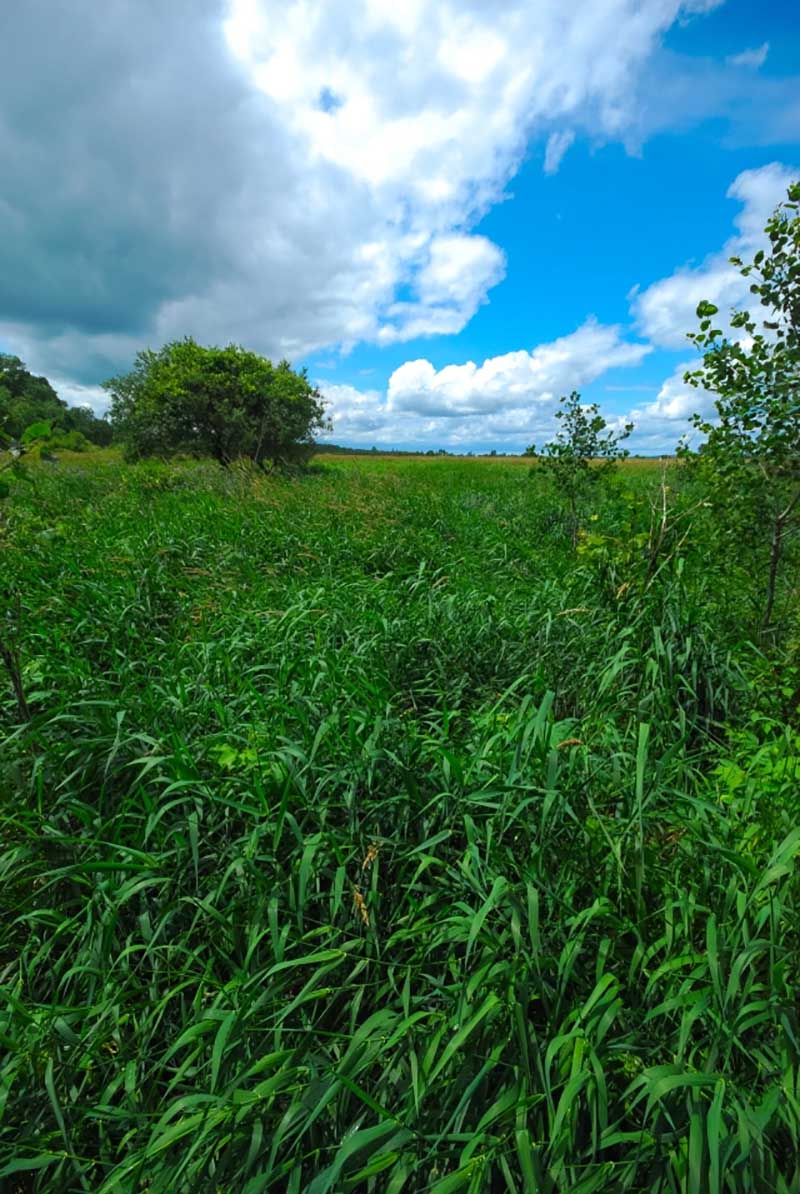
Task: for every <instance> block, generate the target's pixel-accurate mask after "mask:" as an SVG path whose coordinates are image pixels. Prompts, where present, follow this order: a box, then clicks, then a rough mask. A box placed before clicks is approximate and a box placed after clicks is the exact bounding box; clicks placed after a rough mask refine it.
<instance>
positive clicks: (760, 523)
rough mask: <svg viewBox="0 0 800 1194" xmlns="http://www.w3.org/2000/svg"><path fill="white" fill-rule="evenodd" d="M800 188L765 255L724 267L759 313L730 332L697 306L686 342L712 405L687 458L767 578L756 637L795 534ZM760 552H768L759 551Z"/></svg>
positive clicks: (697, 422)
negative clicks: (741, 280)
mask: <svg viewBox="0 0 800 1194" xmlns="http://www.w3.org/2000/svg"><path fill="white" fill-rule="evenodd" d="M799 204H800V183H795V184H793V185H792V186H790V187H789V190H788V197H787V200H786V201H785V202H783V203H782V204H780V205H779V207H778V208H777V209H776V210H775V212H774V213H773V215H772V217H771V218H770V219H769V221H768V222H767V225H766V229H765V231H766V235H767V240H768V247H766V248H765V249H760V250H759V251H758V252H757V253H756V254H755V256H754V257H753V260H752V261H751V262H748V263H746V264H745V263H744V262H743V261H742V259H741V258H739V257H732V258H731V262H732V263H733V264H734V265H736V266H738V267H739V269H740V270H741V273H742V274H743V275H744V277H746V278H748V279H749V281H750V292H751V293H752V294H753V296H754V297H755V298H756V299H757V300H758V302H759V304H760V306H761V308H762V311H761V312H759V313H758V314H751V313H750V312H749V311H744V310H742V311H734V312H733V313H732V315H731V318H730V329H731V330H730V332H728V333H727V334H726V333H724V332H723V331H722V330H721V329H720V328H718V327H714V326H713V322H714V320H713V317H714V316H715V315H716V314H717V310H718V309H717V307H715V306H714V304H713V303H709V302H701V303H700V304H699V306H698V308H697V315H698V318H699V319H700V327H699V330H698V331H697V332H693V333H690V335H689V339H690V340H691V341H692V343H693V344H694V345H695V346H696V347H697V348H698V349H699V350H700V351H701V352H702V354H703V359H702V363H701V364H700V366H699V367H698V368H697V369H694V370H691V371H690V372H688V373H687V374H686V375H685V380H686V381H688V382H690V383H691V384H692V385H693V386H702V387H704V388H705V389H706V390H708V391H710V392H711V393H712V394H715V395H716V400H715V404H714V405H715V417H714V418H713V419H707V418H703V417H702V416H701V415H695V416H694V418H693V423H694V426H695V428H696V429H697V431H699V432H700V433H701V434H702V435H704V436H705V443H704V444H703V446H702V448H701V450H700V452H699V453H697V454H696V455H695V454H688V453H686V449H684V453H685V454H688V455H689V458H690V459H691V461H692V464H693V466H694V467H695V468H696V469H697V470H698V471H699V472H700V474H701V475H702V479H703V482H704V483H705V484H706V485H707V486H708V490H709V493H710V495H711V498H712V500H713V501H714V503H715V505H716V507H717V510H718V513H719V517H720V519H721V520H722V522H723V524H724V525H725V527H726V528H727V530H728V532H729V534H730V535H731V537H732V538H733V539H735V540H736V541H737V543H739V544H741V543H742V542H743V541H745V540H747V539H749V541H750V543H751V544H752V546H753V549H754V550H755V552H756V554H757V555H758V554H763V555H764V556H765V558H764V565H763V566H764V568H765V582H764V603H763V611H762V616H761V624H762V630H763V631H764V632H766V631H768V630H769V629H770V628H771V627H772V624H773V619H774V614H775V604H776V598H777V594H778V588H779V582H780V579H781V575H782V572H783V568H784V566H785V563H786V559H787V551H788V548H789V544H790V541H791V539H792V537H793V536H794V535H796V534H797V532H798V530H800V214H798V205H799ZM762 545H763V548H765V549H766V551H762Z"/></svg>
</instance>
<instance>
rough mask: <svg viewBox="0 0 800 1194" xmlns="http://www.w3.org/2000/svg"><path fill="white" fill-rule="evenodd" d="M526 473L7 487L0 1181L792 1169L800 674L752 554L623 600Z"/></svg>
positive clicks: (320, 1183) (94, 461)
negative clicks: (14, 673) (759, 589)
mask: <svg viewBox="0 0 800 1194" xmlns="http://www.w3.org/2000/svg"><path fill="white" fill-rule="evenodd" d="M527 472H528V470H527V467H526V464H525V462H522V461H507V462H499V461H495V462H489V461H481V460H474V461H469V462H467V461H459V460H453V459H447V460H445V459H442V460H435V461H427V460H414V459H398V460H394V459H392V460H387V459H381V458H379V457H376V458H374V459H369V458H365V457H362V456H359V457H353V458H351V459H337V460H330V459H329V458H326V460H325V463H324V464H323V465H321V466H320V469H319V471H318V472H316V473H314V474H313V475H309V474H305V475H300V476H297V477H287V476H284V475H282V474H274V475H272V476H269V477H264V476H261V475H260V474H255V473H254V472H253V471H252V470H249V471H246V470H237V469H230V470H227V471H223V470H220V469H218V468H217V467H215V466H214V465H213V464H212V463H209V462H202V461H201V462H193V461H180V462H172V463H171V464H168V465H167V464H162V463H161V462H158V461H147V462H143V463H140V464H134V465H132V466H130V467H128V468H121V467H120V466H119V463H118V461H117V460H116V459H115V458H114V456H113V455H106V454H103V453H94V454H89V455H87V456H85V457H82V458H77V459H76V460H75V461H73V462H71V463H70V464H69V465H62V467H60V468H59V470H57V471H48V470H45V469H40V470H39V474H40V475H39V476H38V477H37V489H38V493H37V495H36V497H35V499H34V496H33V494H32V493H31V492H30V491H29V487H27V486H16V487H15V489H14V492H13V495H12V498H11V501H10V503H7V506H8V511H9V514H8V525H7V539H6V546H5V549H4V560H3V565H4V575H5V576H6V577H8V578H9V582H10V583H13V585H14V587H15V588H16V589H17V591H19V593H20V594H21V600H22V609H21V623H20V625H21V627H22V632H23V633H22V639H21V642H20V648H21V660H22V668H23V674H24V679H25V683H26V688H27V694H28V700H29V703H30V707H31V712H32V719H31V721H30V723H29V724H27V725H21V724H20V721H19V718H18V714H17V711H16V706H15V704H14V702H13V699H12V694H11V693H10V692H9V693H8V698H7V699H6V698H5V696H4V695H0V818H2V833H1V834H0V838H1V840H2V845H0V873H2V879H3V881H2V885H0V984H2V988H3V996H2V1001H0V1034H1V1035H2V1049H0V1091H2V1096H0V1182H2V1183H4V1188H5V1186H6V1185H7V1186H8V1188H9V1189H10V1190H11V1191H14V1190H15V1187H16V1186H17V1184H18V1183H19V1185H20V1186H21V1187H22V1189H25V1190H32V1191H33V1190H37V1191H47V1194H67V1192H70V1194H71V1192H72V1191H73V1190H91V1191H92V1192H93V1194H112V1192H113V1194H134V1192H136V1194H138V1191H140V1190H148V1191H150V1192H151V1194H187V1192H194V1191H215V1194H240V1192H242V1194H255V1192H256V1191H259V1192H261V1191H276V1194H277V1192H281V1194H283V1192H284V1191H289V1192H290V1194H300V1192H303V1194H306V1192H307V1194H321V1191H324V1190H330V1191H336V1192H337V1194H339V1192H340V1191H341V1192H345V1191H351V1192H353V1194H356V1192H357V1194H362V1192H363V1194H379V1192H380V1194H384V1192H386V1194H390V1192H391V1194H396V1192H399V1191H408V1192H411V1191H423V1190H425V1191H435V1192H436V1194H447V1192H448V1191H458V1190H464V1191H473V1192H475V1194H477V1192H481V1194H483V1192H486V1194H489V1192H490V1191H491V1192H493V1191H508V1192H509V1194H514V1192H516V1194H522V1192H523V1191H530V1190H541V1191H544V1192H546V1194H557V1192H560V1191H564V1190H570V1191H577V1192H578V1194H591V1192H592V1191H597V1192H606V1191H610V1190H614V1191H637V1192H638V1191H644V1190H646V1191H654V1192H656V1194H659V1192H661V1194H667V1192H670V1194H678V1191H684V1190H687V1191H690V1190H697V1191H702V1192H703V1194H706V1192H710V1191H715V1192H718V1194H722V1192H723V1191H724V1192H726V1194H740V1192H742V1194H744V1192H748V1194H760V1192H762V1191H767V1190H768V1191H771V1192H772V1191H775V1192H777V1194H790V1192H791V1191H794V1190H796V1189H797V1188H798V1183H800V1170H799V1169H798V1164H799V1163H798V1157H800V1112H799V1111H798V1106H799V1105H800V1104H799V1103H798V1099H799V1097H800V1048H799V1047H798V1040H799V1039H800V1037H799V1032H798V1028H799V1026H798V1014H797V1008H798V984H799V983H800V975H799V974H798V961H797V960H798V957H800V936H799V929H798V926H800V882H799V881H798V870H797V866H798V861H797V856H798V849H800V833H798V830H797V817H798V811H799V810H798V805H797V783H796V778H795V777H796V768H797V759H798V754H799V753H800V747H799V746H798V742H797V729H796V722H795V724H794V727H792V725H790V724H789V723H788V721H787V722H784V720H783V719H784V717H786V718H789V717H792V718H794V717H795V706H796V703H797V702H796V701H795V702H794V704H792V703H791V701H790V700H789V698H788V697H787V696H786V695H785V694H784V693H781V692H780V691H779V689H778V686H777V685H775V684H772V683H770V681H769V670H770V666H771V663H770V662H769V661H768V660H767V659H766V657H765V655H764V653H763V651H762V652H757V653H754V651H753V649H752V648H751V647H750V646H748V645H747V644H746V643H743V642H742V641H741V632H740V626H741V621H742V611H743V610H744V609H745V608H746V603H747V600H748V593H747V591H746V586H747V584H748V578H747V576H746V575H745V576H744V577H743V585H742V586H741V587H739V586H732V587H720V586H719V585H718V584H717V583H716V579H715V577H713V576H712V577H710V578H709V577H708V576H707V575H706V572H705V569H704V566H703V564H704V561H703V558H702V544H698V545H697V547H696V548H694V549H692V540H691V538H690V539H689V540H687V541H686V543H685V544H684V546H682V547H681V548H680V550H679V552H678V556H676V557H675V564H674V566H673V565H670V566H669V567H667V568H665V569H664V571H663V572H662V573H661V575H660V578H659V583H658V584H652V585H650V587H649V588H648V589H647V590H646V591H645V589H644V587H643V586H639V587H638V588H637V587H635V586H632V587H631V588H629V589H627V590H626V591H625V592H624V593H622V594H620V596H619V597H617V595H616V591H615V590H614V589H613V586H612V585H611V584H610V583H608V581H607V579H606V577H605V574H604V573H602V574H601V570H599V569H597V568H595V567H593V566H592V567H590V566H588V564H587V557H586V556H585V555H581V556H577V557H576V555H575V553H573V552H572V551H571V550H570V548H569V544H568V543H565V541H564V536H563V530H562V523H561V522H560V521H559V520H558V518H554V517H553V503H552V497H551V496H550V495H547V494H546V493H543V492H542V491H540V490H539V489H538V488H537V487H536V486H532V485H531V484H530V483H529V481H528V479H527ZM678 472H679V470H674V472H671V473H670V474H669V477H668V483H669V484H670V485H674V484H675V474H677V473H678ZM620 478H621V480H622V481H623V482H624V487H623V486H620V489H622V493H621V494H620V493H618V492H616V491H615V490H608V491H603V492H602V493H601V492H600V491H598V495H597V496H598V499H599V500H598V501H597V504H596V510H595V513H596V514H597V516H598V517H597V520H596V521H595V522H593V523H592V527H593V528H594V529H595V530H596V533H597V534H598V535H600V536H603V537H607V538H610V537H614V536H617V537H619V538H622V537H623V536H618V524H619V522H620V519H621V518H622V519H623V520H624V522H625V527H626V532H625V536H624V537H627V536H632V537H635V536H638V535H642V534H645V535H647V536H649V534H650V531H649V528H650V527H651V525H652V523H653V510H654V509H658V508H659V505H660V503H661V501H662V476H661V470H660V468H659V467H658V466H655V467H654V466H651V465H648V464H647V463H646V462H639V461H637V462H631V461H628V462H625V463H624V464H623V465H622V466H621V468H620ZM623 507H624V508H623ZM672 517H673V516H672V514H671V513H670V509H669V506H668V521H669V519H671V518H672ZM532 528H533V529H532ZM681 537H682V532H681V534H679V535H678V537H677V539H676V540H675V541H674V542H673V541H670V542H671V546H670V548H669V551H668V552H667V555H669V554H671V553H672V551H673V548H676V547H677V545H678V544H679V543H680V540H681ZM648 542H649V538H648ZM620 550H621V548H620ZM642 550H646V545H644V547H643V549H642ZM692 550H694V551H695V552H696V555H692V554H691V551H692ZM678 557H679V558H680V560H681V561H682V565H681V566H680V567H679V565H678ZM612 564H613V566H614V567H616V568H618V569H620V570H621V571H622V570H624V569H625V568H627V567H629V566H633V560H631V561H630V563H629V561H628V560H627V559H623V558H622V557H619V559H618V560H617V562H614V561H613V560H612ZM610 566H611V565H610ZM621 571H620V574H621ZM751 583H754V582H751ZM784 646H785V649H787V650H788V649H789V644H785V645H784ZM756 674H757V677H758V682H757V685H756V687H755V688H754V686H753V677H754V675H756ZM784 687H785V686H784ZM787 691H788V689H787ZM754 713H755V714H756V715H757V716H756V717H755V718H754V717H753V714H754Z"/></svg>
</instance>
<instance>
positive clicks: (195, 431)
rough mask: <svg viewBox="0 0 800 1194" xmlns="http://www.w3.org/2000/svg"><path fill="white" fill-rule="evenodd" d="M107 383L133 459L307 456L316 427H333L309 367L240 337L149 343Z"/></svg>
mask: <svg viewBox="0 0 800 1194" xmlns="http://www.w3.org/2000/svg"><path fill="white" fill-rule="evenodd" d="M105 388H106V389H107V390H109V392H110V393H111V423H112V425H113V427H114V429H115V431H116V432H118V434H119V436H120V438H121V439H122V440H123V443H124V444H125V448H126V452H127V454H128V456H129V457H132V458H137V457H145V456H165V457H166V456H171V455H174V454H176V453H180V452H185V453H189V454H191V455H196V456H211V457H213V458H214V459H215V460H217V461H218V462H219V463H220V464H221V465H223V466H224V467H227V466H228V465H229V464H230V463H231V462H232V461H233V460H237V459H241V458H248V459H250V460H252V461H253V462H254V463H255V464H257V465H259V466H260V467H261V468H263V467H264V466H265V464H266V463H267V462H270V463H272V464H273V465H276V464H279V463H281V462H283V463H286V462H291V461H298V460H301V459H304V458H305V457H306V456H307V455H308V454H309V453H310V452H311V451H312V450H313V443H314V440H313V435H314V432H315V431H317V430H321V429H323V428H326V427H327V426H328V423H327V421H326V418H325V410H324V407H323V404H322V399H321V396H320V393H319V391H318V390H317V389H315V388H314V387H313V386H312V385H311V383H310V382H309V380H308V377H307V375H306V372H305V370H301V371H300V372H296V371H295V370H293V369H292V368H291V366H290V365H289V363H288V362H287V361H281V362H280V364H279V365H277V366H274V365H273V364H272V362H271V361H269V360H267V359H266V358H265V357H261V356H259V355H258V354H257V353H254V352H248V351H247V350H245V349H244V348H240V347H238V346H237V345H233V344H231V345H228V347H227V348H204V347H202V346H201V345H199V344H196V343H195V341H194V340H192V339H188V338H187V339H185V340H176V341H173V342H172V343H170V344H167V345H165V346H164V347H163V348H162V349H161V350H160V351H159V352H153V351H152V350H150V349H148V350H145V351H144V352H140V353H139V354H138V355H137V357H136V362H135V364H134V367H133V369H132V370H131V372H130V373H127V374H124V375H123V376H120V377H113V378H111V379H110V380H109V381H107V382H105Z"/></svg>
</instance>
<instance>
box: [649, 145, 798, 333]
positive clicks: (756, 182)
mask: <svg viewBox="0 0 800 1194" xmlns="http://www.w3.org/2000/svg"><path fill="white" fill-rule="evenodd" d="M799 175H800V170H797V169H789V168H787V167H786V166H783V165H781V164H780V163H778V162H772V163H771V164H770V165H768V166H763V167H761V168H760V169H758V170H745V171H743V173H741V174H739V175H738V177H737V178H736V179H735V180H734V182H733V183H732V184H731V186H730V187H729V189H728V192H727V193H728V197H729V198H731V199H736V200H738V201H739V202H740V203H741V204H742V210H741V212H740V213H739V215H738V216H737V217H736V220H735V224H736V227H737V232H736V234H735V235H734V236H733V237H731V238H730V239H729V240H728V241H727V242H726V243H725V245H724V247H723V248H722V249H721V250H720V251H719V252H716V253H712V254H711V255H710V256H709V257H707V258H706V260H705V261H704V262H703V264H702V265H700V266H698V267H696V268H691V267H689V266H684V267H682V268H681V269H678V270H676V271H675V273H673V274H671V275H670V276H669V277H668V278H663V279H661V280H660V281H658V282H655V283H653V285H651V286H648V287H647V289H646V290H644V291H642V292H640V293H637V294H636V296H635V298H634V300H633V303H632V312H633V315H634V317H635V319H636V322H637V325H638V328H639V331H640V332H641V334H642V335H644V336H646V337H648V338H649V339H650V340H652V341H653V342H654V343H655V344H658V345H661V346H663V347H665V348H682V347H685V345H686V333H687V332H689V331H691V330H693V329H694V328H695V327H696V326H697V318H696V315H695V311H696V309H697V305H698V303H699V302H700V301H701V300H702V299H707V300H708V301H710V302H712V303H714V304H715V305H716V306H718V307H719V308H720V319H722V317H723V315H724V313H725V312H726V311H727V310H728V309H729V308H731V307H735V306H737V305H742V304H744V303H745V302H746V300H747V298H748V296H749V289H748V287H749V283H748V282H747V280H746V279H745V278H743V277H742V275H741V274H740V272H739V270H738V269H737V268H736V267H735V266H732V265H731V264H730V261H729V258H730V257H732V256H735V255H739V256H742V257H743V258H748V257H752V255H753V253H755V252H756V250H757V249H758V248H760V247H762V246H763V244H764V240H765V237H764V224H765V223H766V221H767V219H768V218H769V216H770V215H771V213H772V211H773V210H774V208H775V207H776V206H777V204H778V203H779V202H780V201H781V200H782V199H785V198H786V188H787V187H788V185H789V183H790V182H791V181H792V180H793V179H796V178H797V177H798V176H799Z"/></svg>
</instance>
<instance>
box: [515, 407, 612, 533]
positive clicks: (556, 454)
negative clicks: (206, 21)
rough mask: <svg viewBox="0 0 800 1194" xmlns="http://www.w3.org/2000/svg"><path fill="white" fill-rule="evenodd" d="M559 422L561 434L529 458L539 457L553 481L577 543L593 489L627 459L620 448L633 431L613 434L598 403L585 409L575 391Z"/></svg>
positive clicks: (531, 451)
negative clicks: (584, 508)
mask: <svg viewBox="0 0 800 1194" xmlns="http://www.w3.org/2000/svg"><path fill="white" fill-rule="evenodd" d="M560 402H561V407H560V409H559V410H557V411H556V418H557V419H558V420H559V421H560V423H561V430H560V431H559V432H558V434H557V435H556V437H555V439H553V440H551V441H550V443H548V444H545V446H544V448H543V450H542V451H541V452H537V450H536V446H535V445H534V444H531V445H530V446H529V447H528V448H526V449H525V454H526V455H527V456H537V457H538V460H539V466H540V467H541V468H542V469H543V470H544V472H545V473H546V474H547V475H548V476H549V477H551V478H552V480H553V482H554V484H555V487H556V489H557V491H558V492H559V493H560V495H561V496H562V498H563V499H564V501H565V502H566V505H567V509H568V511H569V525H570V534H571V536H572V541H573V543H575V544H576V543H577V541H578V532H579V530H580V524H581V515H582V511H583V507H584V505H585V503H586V500H587V498H588V496H589V495H590V493H591V492H592V489H593V488H594V487H595V486H596V485H597V484H598V482H600V481H601V480H602V479H603V478H605V477H608V475H609V474H610V473H611V472H612V471H613V469H614V467H615V465H616V463H617V461H618V460H622V459H623V458H624V457H626V456H627V455H628V452H627V450H626V449H624V448H621V447H620V444H621V443H622V441H623V440H625V439H627V437H628V436H629V435H630V433H631V432H632V431H633V424H632V423H627V424H625V426H624V427H623V428H622V429H621V430H620V431H617V432H613V431H610V430H609V429H608V424H607V423H606V420H605V419H604V418H603V416H602V415H601V414H600V408H599V406H598V405H597V403H591V404H590V405H586V404H584V403H582V402H581V396H580V394H578V393H577V392H576V391H575V390H573V391H572V393H571V394H570V395H569V397H566V396H562V398H561V399H560Z"/></svg>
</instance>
